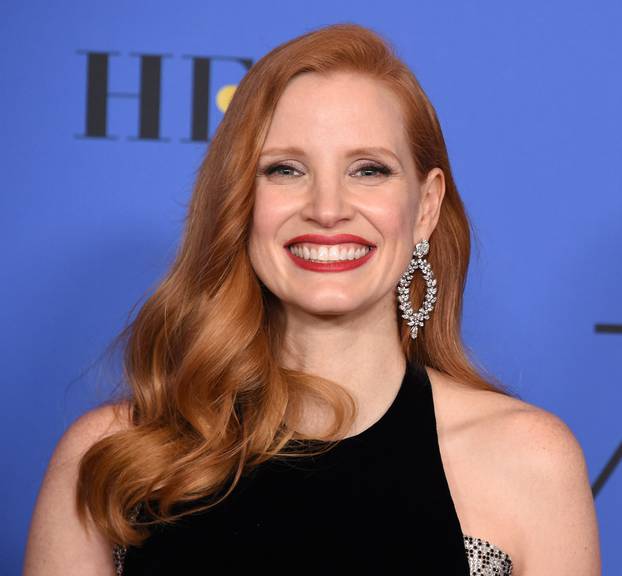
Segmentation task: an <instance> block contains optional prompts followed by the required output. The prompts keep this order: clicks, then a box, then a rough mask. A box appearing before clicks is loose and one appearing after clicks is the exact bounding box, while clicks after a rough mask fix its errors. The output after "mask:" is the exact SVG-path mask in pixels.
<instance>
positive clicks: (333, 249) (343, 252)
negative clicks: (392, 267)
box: [289, 245, 370, 262]
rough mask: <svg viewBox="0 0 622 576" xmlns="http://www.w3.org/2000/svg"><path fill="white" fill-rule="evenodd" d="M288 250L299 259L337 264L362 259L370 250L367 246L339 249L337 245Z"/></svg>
mask: <svg viewBox="0 0 622 576" xmlns="http://www.w3.org/2000/svg"><path fill="white" fill-rule="evenodd" d="M289 250H290V251H291V253H292V254H295V255H296V256H298V257H299V258H304V259H305V260H311V261H316V262H339V261H343V260H356V259H358V258H362V257H363V256H365V254H367V253H368V252H369V250H370V248H369V247H368V246H361V247H360V248H352V247H351V248H339V246H337V245H333V246H320V247H319V248H308V247H307V246H302V247H300V246H290V247H289Z"/></svg>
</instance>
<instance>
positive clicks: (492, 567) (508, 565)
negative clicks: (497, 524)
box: [112, 516, 512, 576]
mask: <svg viewBox="0 0 622 576" xmlns="http://www.w3.org/2000/svg"><path fill="white" fill-rule="evenodd" d="M134 518H135V516H134ZM463 539H464V548H465V551H466V554H467V558H468V560H469V574H470V575H471V576H512V558H511V557H510V555H509V554H508V553H507V552H504V551H503V550H502V549H501V548H499V547H498V546H495V545H494V544H492V543H491V542H488V541H487V540H483V539H482V538H477V537H476V536H468V535H466V534H464V535H463ZM126 552H127V548H126V547H125V546H119V545H117V546H114V548H113V551H112V556H113V560H114V565H115V574H116V576H123V563H124V560H125V554H126Z"/></svg>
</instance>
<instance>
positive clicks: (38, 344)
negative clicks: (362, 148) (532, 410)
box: [0, 0, 622, 574]
mask: <svg viewBox="0 0 622 576" xmlns="http://www.w3.org/2000/svg"><path fill="white" fill-rule="evenodd" d="M339 21H351V22H357V23H360V24H363V25H367V26H370V27H372V28H374V29H375V30H376V31H378V32H380V33H381V34H382V35H384V36H385V37H386V38H388V39H389V40H390V41H391V42H392V43H393V44H394V45H395V46H396V48H397V49H398V52H399V53H400V55H401V56H402V57H403V58H404V59H405V60H406V62H407V63H408V64H409V65H410V66H411V68H412V69H413V71H414V72H415V74H416V75H417V76H418V78H419V80H420V81H421V83H422V85H423V87H424V89H425V90H426V91H427V93H428V95H429V97H430V98H431V100H432V102H433V104H434V105H435V107H436V109H437V111H438V114H439V118H440V120H441V124H442V127H443V129H444V133H445V137H446V140H447V144H448V148H449V153H450V159H451V161H452V163H453V169H454V174H455V177H456V181H457V185H458V188H459V190H460V192H461V194H462V196H463V198H464V201H465V204H466V207H467V210H468V212H469V215H470V217H471V219H472V221H473V224H474V226H475V228H476V230H477V237H476V239H475V240H476V245H475V247H474V253H473V258H472V263H471V268H470V271H469V280H468V285H467V293H466V301H465V312H464V337H465V340H466V342H467V344H468V345H469V347H470V348H471V350H472V351H473V355H474V357H475V359H476V360H477V361H478V362H480V363H481V364H482V365H484V366H485V367H486V368H488V369H489V370H490V371H492V372H493V373H494V374H496V375H497V376H498V377H499V378H501V379H502V380H503V381H505V382H507V383H508V384H510V385H511V386H513V387H514V388H515V389H516V390H517V391H518V392H519V393H520V394H521V396H522V398H523V399H524V400H526V401H528V402H530V403H533V404H536V405H538V406H541V407H543V408H545V409H547V410H549V411H551V412H553V413H555V414H557V415H558V416H560V417H561V418H562V419H563V420H564V421H565V422H566V423H567V424H568V425H569V426H570V428H571V429H572V431H573V432H574V434H575V435H576V437H577V439H578V440H579V442H580V443H581V445H582V447H583V449H584V453H585V456H586V460H587V464H588V468H589V473H590V480H591V482H592V484H593V489H594V493H595V501H596V508H597V512H598V518H599V526H600V530H601V544H602V553H603V567H604V574H619V573H620V558H619V555H618V554H617V552H618V550H617V547H618V546H619V543H620V533H621V523H620V511H621V510H622V507H621V506H620V502H621V493H622V478H621V472H620V469H619V468H620V467H619V466H618V467H617V468H616V466H617V460H616V454H617V458H618V459H619V457H620V440H621V438H622V425H621V418H620V412H621V410H620V408H621V406H622V402H621V400H622V392H621V391H620V384H621V383H622V364H621V363H620V355H621V352H622V328H621V327H622V298H621V295H622V271H621V267H622V176H621V174H620V165H621V160H622V138H621V136H620V134H621V133H622V130H621V128H622V123H621V120H622V112H621V109H622V80H621V75H620V64H621V57H622V34H621V32H620V22H622V7H621V5H620V3H618V2H615V1H613V0H611V1H602V0H601V1H591V2H589V3H588V2H587V1H585V2H581V1H576V0H575V1H570V2H569V1H564V2H562V1H554V2H546V1H535V0H529V1H522V2H520V3H519V2H513V3H512V2H497V1H480V2H461V1H449V0H435V1H434V2H431V1H425V2H423V1H413V2H409V3H406V2H395V1H391V0H385V1H384V2H382V3H381V4H379V3H377V2H371V1H368V0H358V1H357V2H351V1H342V2H334V1H330V2H326V1H318V0H316V1H315V2H314V4H313V11H311V10H310V9H309V5H308V4H305V3H296V2H291V1H290V2H282V1H270V2H267V3H266V2H262V3H256V2H239V1H237V2H224V3H221V2H207V1H205V0H204V1H199V0H193V1H184V2H175V3H173V2H154V1H151V2H138V1H135V2H120V1H112V0H108V2H106V3H102V2H85V1H84V0H82V1H77V0H72V1H65V2H62V3H59V2H56V3H51V2H44V1H43V0H38V1H34V0H21V1H19V2H18V1H17V0H10V1H7V0H4V2H2V4H1V5H0V46H1V50H0V71H1V73H2V76H1V81H0V86H1V91H0V110H1V116H0V117H1V118H2V136H3V137H2V154H1V156H0V158H1V159H0V162H1V163H2V170H1V172H0V174H1V176H0V177H1V179H2V192H1V196H0V202H1V206H0V208H1V210H0V218H1V219H2V226H1V228H0V234H1V235H2V238H1V244H0V245H1V246H2V268H1V269H2V272H1V273H2V282H0V295H1V300H2V302H3V306H2V308H1V311H0V314H1V325H2V327H3V330H2V331H1V332H0V338H1V341H0V351H1V352H0V354H1V360H0V361H1V365H0V369H1V372H0V373H1V375H2V376H1V378H2V388H1V393H2V404H3V406H4V409H3V418H2V419H1V420H0V426H1V427H2V439H3V440H2V446H3V455H4V456H3V460H4V461H5V463H7V464H8V466H7V468H6V472H5V473H4V474H3V475H2V479H1V480H0V482H1V483H2V485H1V490H2V496H3V497H2V504H1V507H2V520H3V521H2V522H0V542H1V544H0V546H1V549H0V554H1V557H0V572H2V574H18V573H20V570H21V564H22V558H23V552H24V546H25V542H26V536H27V530H28V523H29V519H30V515H31V513H32V509H33V506H34V502H35V498H36V495H37V491H38V489H39V486H40V483H41V480H42V478H43V474H44V471H45V468H46V466H47V463H48V459H49V457H50V455H51V453H52V451H53V448H54V446H55V445H56V443H57V442H58V440H59V438H60V436H61V434H62V433H63V431H64V430H65V428H66V427H67V426H68V425H69V424H70V423H71V422H72V421H73V420H74V419H75V418H76V417H77V416H78V415H80V414H82V413H83V412H85V411H86V410H88V409H89V408H91V407H93V406H94V405H95V404H97V403H98V402H100V401H102V400H103V399H104V398H105V397H106V394H107V393H108V391H109V389H110V384H111V380H112V375H111V374H109V373H108V371H107V369H102V366H103V363H102V362H101V361H98V359H100V356H101V354H102V352H103V350H104V348H105V346H106V345H107V344H108V343H109V342H110V341H111V339H112V338H113V337H114V336H115V335H116V334H117V333H118V331H119V330H120V329H121V327H122V326H123V325H124V323H125V322H126V320H127V318H128V315H129V314H130V309H131V307H132V306H133V305H134V304H135V303H136V302H137V301H138V300H139V299H141V298H142V297H143V296H144V295H145V294H146V293H147V292H148V291H149V290H151V289H152V288H153V287H154V286H155V285H156V284H157V282H158V280H159V278H160V277H161V276H162V274H163V273H164V271H165V269H166V268H167V266H168V265H169V263H170V261H171V259H172V257H173V254H174V251H175V249H176V247H177V243H178V240H179V238H180V233H181V225H182V221H183V217H184V214H185V206H186V203H187V201H188V199H189V196H190V191H191V186H192V183H193V180H194V177H195V174H196V170H197V168H198V165H199V161H200V160H201V158H202V156H203V154H204V153H205V150H206V146H207V145H208V139H209V137H210V135H211V134H213V132H214V129H215V128H216V126H217V125H218V122H219V121H220V119H221V118H222V114H223V111H224V109H226V105H227V102H228V98H229V97H230V95H231V92H232V90H233V89H234V88H235V86H236V84H237V83H238V82H239V81H240V79H241V78H242V77H243V75H244V74H245V72H246V70H247V69H248V66H249V65H250V64H251V63H252V62H255V61H256V60H258V59H259V58H260V57H261V56H262V55H264V54H265V53H266V52H268V51H269V50H270V49H271V48H273V47H274V46H275V45H277V44H279V43H281V42H283V41H286V40H288V39H290V38H292V37H294V36H297V35H299V34H301V33H303V32H305V31H308V30H310V29H312V28H315V27H318V26H321V25H325V24H330V23H335V22H339ZM141 69H142V77H141ZM139 94H140V96H141V97H140V98H139ZM616 451H617V452H616Z"/></svg>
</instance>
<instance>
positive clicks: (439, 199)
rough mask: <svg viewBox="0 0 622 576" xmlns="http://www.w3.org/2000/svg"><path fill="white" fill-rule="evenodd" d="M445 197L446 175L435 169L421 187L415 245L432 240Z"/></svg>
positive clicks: (414, 231)
mask: <svg viewBox="0 0 622 576" xmlns="http://www.w3.org/2000/svg"><path fill="white" fill-rule="evenodd" d="M444 196H445V174H444V173H443V171H442V170H441V169H440V168H433V169H432V170H430V171H429V172H428V175H427V177H426V179H425V182H424V183H423V184H422V186H421V198H420V200H419V209H418V211H417V220H416V222H415V229H414V230H413V240H414V244H417V243H418V242H421V241H422V240H423V239H426V240H428V239H429V238H430V236H431V234H432V232H433V231H434V229H435V228H436V224H437V222H438V218H439V216H440V213H441V204H442V203H443V198H444Z"/></svg>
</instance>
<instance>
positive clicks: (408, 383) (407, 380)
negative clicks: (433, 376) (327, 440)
mask: <svg viewBox="0 0 622 576" xmlns="http://www.w3.org/2000/svg"><path fill="white" fill-rule="evenodd" d="M429 383H430V381H429V378H428V375H427V372H426V370H425V367H424V366H421V365H419V364H417V363H416V362H413V361H410V360H408V358H406V363H405V367H404V374H403V376H402V381H401V383H400V386H399V388H398V390H397V393H396V394H395V396H394V397H393V400H391V403H390V404H389V406H388V408H387V409H386V410H385V411H384V412H383V413H382V414H381V415H380V417H379V418H378V419H376V420H375V421H374V422H373V423H372V424H370V425H369V426H367V428H365V429H364V430H361V431H360V432H358V433H357V434H352V435H351V436H346V437H345V438H341V439H339V440H336V441H335V446H334V447H333V448H332V449H336V448H338V446H344V447H345V446H350V445H359V444H363V443H365V442H367V440H370V439H372V438H373V437H376V436H378V435H379V434H381V433H382V431H383V430H385V429H386V427H387V426H389V425H390V424H391V422H392V421H393V420H394V419H395V416H396V415H397V412H398V411H399V409H400V407H401V406H402V405H403V404H405V403H406V396H408V395H409V394H412V393H414V391H415V389H421V388H423V387H425V386H427V385H429ZM290 442H291V441H290ZM294 442H297V443H300V445H302V446H307V445H315V444H318V443H321V442H323V441H322V440H320V439H318V438H301V439H296V440H294Z"/></svg>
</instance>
